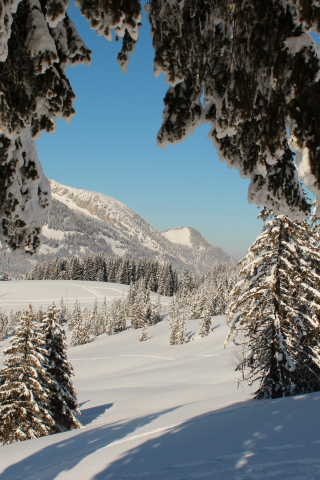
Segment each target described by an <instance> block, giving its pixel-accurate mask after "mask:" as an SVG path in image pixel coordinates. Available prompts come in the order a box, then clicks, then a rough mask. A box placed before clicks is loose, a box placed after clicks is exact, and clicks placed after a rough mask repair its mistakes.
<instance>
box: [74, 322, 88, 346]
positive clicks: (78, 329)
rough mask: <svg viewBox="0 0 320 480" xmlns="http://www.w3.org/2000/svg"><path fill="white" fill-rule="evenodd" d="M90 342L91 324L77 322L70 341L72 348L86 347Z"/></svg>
mask: <svg viewBox="0 0 320 480" xmlns="http://www.w3.org/2000/svg"><path fill="white" fill-rule="evenodd" d="M89 340H90V336H89V324H88V323H83V322H82V321H81V322H77V323H76V324H75V325H74V327H73V329H72V334H71V340H70V345H71V347H77V346H78V345H84V344H85V343H88V342H89Z"/></svg>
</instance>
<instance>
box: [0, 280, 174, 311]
mask: <svg viewBox="0 0 320 480" xmlns="http://www.w3.org/2000/svg"><path fill="white" fill-rule="evenodd" d="M128 290H129V287H128V285H120V284H119V283H106V282H85V281H82V280H24V281H14V282H0V308H1V310H2V311H4V310H5V311H6V312H7V314H8V313H10V311H11V310H12V311H13V312H14V313H15V312H16V311H17V310H23V309H26V308H28V306H29V304H30V301H32V304H33V306H34V307H35V308H36V309H38V308H39V307H40V306H42V307H43V308H47V307H48V306H49V305H50V304H51V303H52V302H53V301H54V302H55V304H56V305H57V306H60V301H61V298H62V297H63V300H64V303H65V305H66V306H67V307H68V308H73V306H74V304H75V301H76V300H79V301H80V304H81V307H82V308H83V307H84V306H85V305H88V308H90V309H92V307H93V304H94V301H95V299H96V298H97V300H98V304H99V306H101V304H102V302H103V299H104V297H106V299H107V302H108V304H109V305H110V304H111V302H112V300H113V299H114V298H122V297H126V295H127V293H128ZM156 299H157V294H156V293H151V301H152V302H155V301H156ZM169 303H170V298H169V297H162V304H163V305H164V306H167V305H168V304H169Z"/></svg>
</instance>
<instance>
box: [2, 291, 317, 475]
mask: <svg viewBox="0 0 320 480" xmlns="http://www.w3.org/2000/svg"><path fill="white" fill-rule="evenodd" d="M19 283H20V293H21V295H23V296H27V295H28V296H29V299H39V293H38V292H39V288H40V287H39V284H38V285H35V282H32V283H33V285H34V289H33V290H32V289H30V287H29V285H30V283H31V282H19ZM44 283H46V282H44ZM71 283H74V282H70V288H71ZM77 283H78V282H77ZM80 283H81V285H80ZM60 284H61V282H57V283H56V285H57V287H54V286H50V289H51V292H52V298H53V297H54V298H58V297H60V294H61V290H60V288H61V286H60ZM92 287H93V285H92V283H91V282H79V288H82V289H83V292H84V291H85V288H88V289H89V291H91V289H92ZM106 287H107V288H110V289H112V288H118V290H121V289H122V288H123V286H122V285H118V286H116V285H115V284H113V285H109V286H108V285H107V286H106ZM43 288H44V289H45V288H47V287H43ZM25 289H28V292H26V291H25ZM110 291H111V290H110ZM91 293H92V292H91ZM118 293H119V292H115V294H118ZM0 294H1V293H0ZM15 295H16V294H15ZM32 295H33V296H32ZM43 295H46V293H45V292H43ZM85 295H87V293H85ZM0 298H1V297H0ZM9 300H10V299H9ZM9 300H7V301H8V307H9V308H10V305H9V303H10V302H9ZM16 300H17V299H16V298H12V301H16ZM80 300H81V297H80ZM187 327H188V328H187V331H188V332H189V334H190V336H191V335H192V334H193V333H195V332H196V331H197V330H198V322H197V321H195V320H193V321H190V322H188V325H187ZM148 333H149V340H148V341H146V342H143V343H140V342H139V341H138V336H139V331H136V330H134V331H131V330H128V331H126V332H121V333H119V334H117V335H114V336H111V337H107V336H105V335H102V336H100V337H98V338H96V339H94V340H93V341H92V342H91V343H89V344H87V345H84V346H78V347H74V348H69V351H68V356H69V358H70V360H71V361H72V363H73V365H74V368H75V374H76V375H75V379H74V382H75V386H76V389H77V391H78V397H79V401H80V404H81V411H82V416H81V421H82V424H83V428H82V429H80V430H76V431H72V432H66V433H62V434H56V435H52V436H50V437H43V438H39V439H36V440H28V441H25V442H21V443H19V444H13V445H8V446H2V447H0V480H18V479H19V480H24V479H28V480H53V479H57V480H66V479H68V480H75V479H76V480H90V479H92V480H93V479H94V480H137V479H143V480H189V479H190V480H191V479H192V480H201V479H210V480H231V479H232V480H249V479H250V480H253V479H254V480H257V479H259V480H260V479H266V480H267V479H268V480H270V479H277V480H285V479H290V480H312V479H313V480H318V479H319V478H320V455H319V453H320V433H319V432H320V428H319V427H320V420H319V407H320V394H311V395H303V396H299V397H291V398H286V399H281V400H265V401H262V400H260V401H258V400H252V399H250V396H249V394H248V391H247V390H246V389H244V390H242V389H240V390H237V388H236V383H235V373H234V371H233V370H232V348H231V347H230V348H227V349H226V350H223V349H222V344H223V341H224V338H225V336H226V333H227V328H226V325H225V318H224V317H223V316H220V317H214V318H213V331H212V333H211V335H210V336H209V337H208V338H205V339H200V338H198V337H197V336H194V337H193V338H195V340H194V341H192V342H190V343H189V344H185V345H179V346H169V345H168V341H169V323H168V322H167V321H166V320H164V321H162V322H161V323H159V324H158V325H156V326H154V327H150V328H149V332H148ZM8 344H9V343H8V341H5V342H1V344H0V345H1V349H2V348H4V347H6V346H8Z"/></svg>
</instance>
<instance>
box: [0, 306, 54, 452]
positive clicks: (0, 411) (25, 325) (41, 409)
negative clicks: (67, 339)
mask: <svg viewBox="0 0 320 480" xmlns="http://www.w3.org/2000/svg"><path fill="white" fill-rule="evenodd" d="M15 335H16V336H15V337H14V338H13V341H12V346H11V347H9V348H7V349H6V350H4V351H3V354H4V355H5V356H6V358H5V360H4V362H3V363H4V368H3V369H2V370H1V371H0V378H1V386H0V442H1V443H2V444H7V443H13V442H19V441H21V440H26V439H28V438H36V437H41V436H44V435H49V434H50V433H52V432H53V430H54V421H53V419H52V416H51V413H50V405H49V401H50V397H49V395H50V390H49V386H50V384H51V378H50V376H49V374H48V372H47V371H46V369H45V367H44V365H46V362H47V359H46V355H47V353H46V350H45V348H44V347H45V342H44V340H43V334H42V333H41V332H40V331H39V327H38V324H37V323H36V321H35V313H34V311H33V309H32V307H31V306H30V308H29V309H28V310H27V311H26V312H25V314H23V315H22V316H21V319H20V323H19V326H18V327H17V329H16V333H15Z"/></svg>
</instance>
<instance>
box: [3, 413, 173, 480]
mask: <svg viewBox="0 0 320 480" xmlns="http://www.w3.org/2000/svg"><path fill="white" fill-rule="evenodd" d="M108 405H109V404H106V405H101V406H100V407H94V408H90V409H87V410H90V411H91V413H92V414H93V411H94V410H95V409H96V410H95V414H97V412H99V411H100V412H102V408H101V407H103V408H106V407H107V406H108ZM99 408H101V410H99ZM176 408H179V407H174V408H170V409H167V410H163V411H161V412H157V413H154V414H150V415H145V416H144V417H139V418H135V419H130V420H124V421H120V422H113V423H110V424H107V425H103V426H100V427H97V428H92V429H90V430H86V429H83V430H74V431H72V432H65V433H59V434H56V435H51V436H49V437H42V438H41V439H40V438H39V439H35V440H27V441H28V442H35V443H34V445H36V442H39V441H40V442H46V441H48V442H50V441H51V442H52V441H55V439H56V441H55V443H53V444H50V445H47V446H45V447H44V448H42V449H41V450H38V451H37V452H35V453H34V454H32V455H30V456H29V457H27V458H25V459H23V460H21V461H19V462H17V463H15V464H13V465H10V466H9V467H8V468H6V469H5V470H4V471H3V472H2V473H1V474H0V480H18V479H19V480H23V479H32V480H35V479H36V480H53V479H55V478H56V477H57V476H58V475H59V474H60V473H62V472H68V471H70V470H71V469H72V468H74V467H75V466H76V465H77V464H78V463H79V462H81V460H83V459H84V458H85V457H87V456H88V455H91V454H92V453H94V452H95V451H97V450H99V449H102V448H104V447H106V446H108V445H109V444H110V443H112V442H115V441H119V440H122V439H124V438H125V437H126V436H127V435H129V434H131V433H133V432H134V431H135V430H136V429H138V428H140V427H143V426H145V425H148V424H149V423H151V422H152V421H153V420H155V419H156V418H158V417H160V416H161V415H164V414H166V413H169V412H172V411H173V410H175V409H176ZM88 418H89V416H88ZM1 449H3V450H2V453H4V452H5V449H6V446H3V447H1ZM72 478H73V477H72V476H70V479H72Z"/></svg>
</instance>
